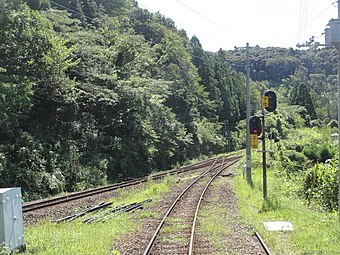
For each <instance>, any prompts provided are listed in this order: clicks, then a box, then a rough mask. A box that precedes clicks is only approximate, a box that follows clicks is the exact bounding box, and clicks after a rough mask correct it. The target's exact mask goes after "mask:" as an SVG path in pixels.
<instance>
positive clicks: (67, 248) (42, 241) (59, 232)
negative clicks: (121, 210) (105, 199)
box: [25, 176, 176, 255]
mask: <svg viewBox="0 0 340 255" xmlns="http://www.w3.org/2000/svg"><path fill="white" fill-rule="evenodd" d="M175 183H176V179H175V178H174V177H170V176H167V177H166V178H165V179H164V180H163V181H162V182H159V183H155V182H152V181H150V182H148V183H146V184H145V185H143V186H142V187H141V188H138V189H131V190H129V191H121V192H119V196H118V197H117V198H114V199H113V200H114V205H120V204H129V203H132V202H140V201H143V200H145V199H149V198H152V199H153V202H152V203H156V202H157V201H158V200H159V199H160V198H161V197H162V195H164V194H165V193H166V192H168V191H169V190H170V189H171V188H172V187H173V186H174V185H175ZM152 203H151V204H152ZM149 206H150V205H147V206H146V207H149ZM137 215H138V217H132V216H131V214H129V213H127V214H120V215H117V216H115V217H112V218H111V219H110V220H108V221H106V222H105V223H93V224H83V223H81V222H80V220H79V221H75V222H71V223H62V224H56V223H51V222H41V223H39V224H38V225H35V226H31V227H28V228H26V229H25V242H26V244H27V252H26V253H25V254H32V255H97V254H98V255H104V254H119V252H118V251H111V249H112V243H113V242H114V240H115V239H116V238H118V237H119V236H123V235H126V234H127V233H130V232H132V231H137V230H138V228H139V225H140V224H141V223H142V221H143V219H145V218H148V217H157V213H155V212H153V211H151V210H148V209H147V208H145V209H144V210H143V211H142V212H140V213H138V214H137Z"/></svg>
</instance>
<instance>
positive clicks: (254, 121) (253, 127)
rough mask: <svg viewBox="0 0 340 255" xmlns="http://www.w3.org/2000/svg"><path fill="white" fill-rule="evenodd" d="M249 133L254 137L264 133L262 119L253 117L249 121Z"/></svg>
mask: <svg viewBox="0 0 340 255" xmlns="http://www.w3.org/2000/svg"><path fill="white" fill-rule="evenodd" d="M249 132H250V134H252V135H258V136H259V135H260V134H261V133H262V123H261V119H260V118H259V117H257V116H252V117H251V118H250V120H249Z"/></svg>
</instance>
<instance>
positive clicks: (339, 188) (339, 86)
mask: <svg viewBox="0 0 340 255" xmlns="http://www.w3.org/2000/svg"><path fill="white" fill-rule="evenodd" d="M335 48H336V50H337V52H338V134H339V135H340V125H339V124H340V43H336V44H335ZM339 139H340V137H339ZM338 144H339V145H338V146H339V147H338V150H339V158H338V160H339V164H338V165H339V166H338V213H339V222H340V140H339V142H338Z"/></svg>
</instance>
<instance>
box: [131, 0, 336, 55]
mask: <svg viewBox="0 0 340 255" xmlns="http://www.w3.org/2000/svg"><path fill="white" fill-rule="evenodd" d="M137 2H138V5H139V7H141V8H144V9H148V10H149V11H150V12H160V13H161V14H163V15H164V16H166V17H168V18H171V19H172V20H174V21H175V23H176V26H177V28H179V29H184V30H185V31H186V32H187V35H188V37H189V38H191V37H192V36H193V35H196V36H197V37H198V39H199V40H200V42H201V44H202V47H203V49H205V50H207V51H212V52H215V51H218V50H219V49H220V48H222V49H224V50H232V49H234V47H235V46H236V47H245V46H246V44H247V43H249V45H250V46H256V45H259V46H260V47H269V46H275V47H285V48H290V47H292V48H296V45H297V44H303V43H304V42H306V41H309V38H311V37H312V36H314V37H315V41H318V42H320V43H324V36H323V35H322V33H323V32H324V30H325V28H326V26H327V23H328V21H329V20H331V19H332V18H337V16H338V8H337V4H336V0H281V1H279V0H137Z"/></svg>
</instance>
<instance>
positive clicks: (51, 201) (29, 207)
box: [22, 159, 214, 213]
mask: <svg viewBox="0 0 340 255" xmlns="http://www.w3.org/2000/svg"><path fill="white" fill-rule="evenodd" d="M213 160H214V159H207V160H204V161H200V162H198V163H196V164H192V165H188V166H184V167H182V168H178V169H173V170H169V171H167V172H163V173H158V174H155V175H152V176H151V178H152V180H158V179H162V178H164V177H165V176H167V175H168V174H169V175H175V174H180V173H184V172H188V171H192V170H195V169H199V168H202V167H205V166H208V165H209V164H210V163H211V161H213ZM148 178H149V177H142V178H137V179H133V180H129V181H124V182H121V183H115V184H112V185H108V186H105V187H99V188H95V189H90V190H85V191H81V192H77V193H72V194H69V195H66V196H60V197H55V198H51V199H47V200H43V201H37V202H32V203H29V204H24V205H23V207H22V211H23V212H24V213H25V212H30V211H34V210H38V209H41V208H46V207H49V206H53V205H57V204H61V203H66V202H69V201H73V200H77V199H81V198H85V197H90V196H93V195H97V194H100V193H104V192H108V191H113V190H116V189H120V188H124V187H129V186H134V185H138V184H140V183H144V182H147V181H148Z"/></svg>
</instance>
